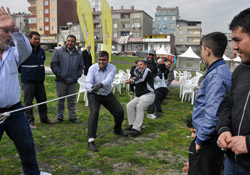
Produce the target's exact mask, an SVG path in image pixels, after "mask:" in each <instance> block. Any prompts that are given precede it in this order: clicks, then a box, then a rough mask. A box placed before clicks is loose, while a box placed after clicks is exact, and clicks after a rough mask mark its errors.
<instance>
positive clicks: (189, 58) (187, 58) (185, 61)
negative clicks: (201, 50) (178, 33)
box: [177, 47, 200, 71]
mask: <svg viewBox="0 0 250 175" xmlns="http://www.w3.org/2000/svg"><path fill="white" fill-rule="evenodd" d="M177 68H178V69H179V70H189V71H200V57H199V56H198V55H196V53H194V51H193V49H192V48H191V47H189V48H188V50H187V51H186V52H185V53H183V54H181V55H179V56H178V60H177Z"/></svg>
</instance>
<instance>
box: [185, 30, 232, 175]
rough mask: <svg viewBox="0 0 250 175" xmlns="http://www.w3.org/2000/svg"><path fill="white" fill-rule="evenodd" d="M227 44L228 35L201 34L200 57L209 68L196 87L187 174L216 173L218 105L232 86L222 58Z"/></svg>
mask: <svg viewBox="0 0 250 175" xmlns="http://www.w3.org/2000/svg"><path fill="white" fill-rule="evenodd" d="M226 46H227V37H226V36H225V34H223V33H220V32H213V33H209V34H207V35H205V36H204V37H202V40H201V57H202V59H203V61H204V63H205V64H206V65H207V66H208V70H207V72H206V74H205V76H204V77H203V80H202V82H201V85H200V89H199V90H198V93H197V97H196V99H195V104H194V110H193V114H192V120H193V126H194V127H195V129H196V139H195V144H194V145H193V148H191V149H193V150H195V154H194V155H193V159H192V160H189V174H190V175H192V174H194V175H197V174H203V175H211V174H213V175H217V174H218V175H219V174H220V171H221V165H222V161H223V152H222V151H221V149H220V148H219V147H218V146H217V144H216V141H217V138H218V136H217V134H216V125H217V122H218V119H219V116H218V113H219V106H220V104H221V102H222V100H223V99H224V98H225V96H226V93H227V91H228V90H229V88H230V86H231V72H230V70H229V68H228V66H227V64H226V62H225V61H224V60H223V59H222V56H223V54H224V51H225V49H226Z"/></svg>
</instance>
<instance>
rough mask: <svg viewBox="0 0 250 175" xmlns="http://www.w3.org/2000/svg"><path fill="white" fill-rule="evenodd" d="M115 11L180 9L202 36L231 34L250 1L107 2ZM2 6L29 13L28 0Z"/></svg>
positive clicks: (5, 1)
mask: <svg viewBox="0 0 250 175" xmlns="http://www.w3.org/2000/svg"><path fill="white" fill-rule="evenodd" d="M107 1H108V3H109V5H110V6H113V7H114V9H120V7H121V6H124V8H126V9H128V8H130V6H132V5H133V6H134V8H135V9H138V10H144V11H146V13H148V14H149V15H150V16H152V17H153V18H154V14H155V11H156V7H157V6H161V7H176V6H178V7H179V12H180V16H181V19H184V20H190V21H201V22H202V34H207V33H209V32H214V31H221V32H230V31H229V30H228V24H229V23H230V21H231V20H232V18H233V17H234V16H235V15H236V14H238V13H239V12H240V11H242V10H243V9H245V8H248V7H250V0H206V1H204V0H107ZM0 5H1V6H8V7H9V8H10V10H11V12H28V7H29V3H28V2H27V0H0Z"/></svg>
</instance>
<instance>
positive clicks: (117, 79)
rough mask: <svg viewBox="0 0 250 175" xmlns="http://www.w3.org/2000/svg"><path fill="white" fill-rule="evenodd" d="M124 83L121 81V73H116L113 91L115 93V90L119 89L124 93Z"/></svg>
mask: <svg viewBox="0 0 250 175" xmlns="http://www.w3.org/2000/svg"><path fill="white" fill-rule="evenodd" d="M121 88H122V83H121V79H120V75H119V74H116V75H115V78H114V81H113V82H112V92H113V94H114V93H115V90H116V89H117V91H118V92H119V93H120V94H121V93H122V89H121Z"/></svg>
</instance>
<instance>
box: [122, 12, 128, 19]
mask: <svg viewBox="0 0 250 175" xmlns="http://www.w3.org/2000/svg"><path fill="white" fill-rule="evenodd" d="M121 18H122V19H129V18H130V17H129V14H126V13H124V14H121Z"/></svg>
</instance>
